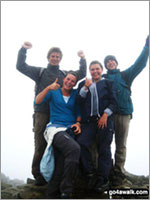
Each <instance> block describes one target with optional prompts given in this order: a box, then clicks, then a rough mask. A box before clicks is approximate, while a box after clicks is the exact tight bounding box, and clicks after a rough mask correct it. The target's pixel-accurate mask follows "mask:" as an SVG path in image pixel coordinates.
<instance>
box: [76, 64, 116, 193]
mask: <svg viewBox="0 0 150 200" xmlns="http://www.w3.org/2000/svg"><path fill="white" fill-rule="evenodd" d="M89 70H90V74H91V77H92V79H87V78H86V80H85V81H83V82H81V83H80V84H79V89H78V90H79V92H78V96H77V99H78V103H80V105H81V117H82V130H81V132H82V133H81V134H80V135H78V136H77V142H78V143H79V144H80V147H81V169H82V172H83V173H84V175H86V177H87V180H88V183H87V185H88V188H89V189H95V190H96V191H97V192H99V193H101V192H103V191H104V190H106V189H108V187H109V180H108V177H109V172H110V168H111V163H112V159H111V142H112V136H113V132H114V123H113V112H114V111H115V109H116V105H117V101H116V90H115V88H114V84H113V81H110V80H107V79H104V78H101V74H102V71H103V66H102V65H101V63H99V62H98V61H93V62H91V64H90V67H89ZM95 140H96V146H97V153H98V158H97V159H98V160H97V164H98V166H97V169H95V167H94V163H93V161H92V154H91V151H90V148H91V146H92V144H93V142H94V141H95Z"/></svg>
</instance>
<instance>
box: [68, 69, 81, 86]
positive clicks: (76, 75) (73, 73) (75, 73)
mask: <svg viewBox="0 0 150 200" xmlns="http://www.w3.org/2000/svg"><path fill="white" fill-rule="evenodd" d="M68 74H72V75H73V76H75V77H76V83H77V82H78V80H79V75H78V73H77V72H75V71H72V70H70V71H68V72H67V74H66V76H67V75H68ZM66 76H65V77H66Z"/></svg>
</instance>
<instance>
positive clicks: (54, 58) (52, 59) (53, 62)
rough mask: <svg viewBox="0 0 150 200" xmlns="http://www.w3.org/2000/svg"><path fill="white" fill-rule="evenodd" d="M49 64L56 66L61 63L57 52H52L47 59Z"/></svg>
mask: <svg viewBox="0 0 150 200" xmlns="http://www.w3.org/2000/svg"><path fill="white" fill-rule="evenodd" d="M48 61H49V64H50V65H54V66H58V65H59V63H60V61H61V55H60V53H58V52H52V53H51V54H50V56H49V58H48Z"/></svg>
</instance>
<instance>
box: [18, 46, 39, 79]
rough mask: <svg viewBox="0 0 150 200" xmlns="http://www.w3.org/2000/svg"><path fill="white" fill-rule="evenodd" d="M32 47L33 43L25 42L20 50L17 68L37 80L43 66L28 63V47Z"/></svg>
mask: <svg viewBox="0 0 150 200" xmlns="http://www.w3.org/2000/svg"><path fill="white" fill-rule="evenodd" d="M31 48H32V44H31V43H30V42H24V44H23V45H22V47H21V49H20V50H19V52H18V58H17V64H16V68H17V70H18V71H20V72H21V73H23V74H24V75H26V76H28V77H29V78H31V79H32V80H34V81H35V82H37V81H38V80H39V77H40V72H41V69H42V68H41V67H35V66H30V65H28V64H27V63H26V53H27V50H28V49H31Z"/></svg>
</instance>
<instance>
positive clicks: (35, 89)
mask: <svg viewBox="0 0 150 200" xmlns="http://www.w3.org/2000/svg"><path fill="white" fill-rule="evenodd" d="M44 70H45V68H41V69H40V73H39V80H38V82H40V80H41V77H42V74H43V72H44ZM37 88H38V85H37V82H36V83H35V87H34V92H35V94H36V93H37Z"/></svg>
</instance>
